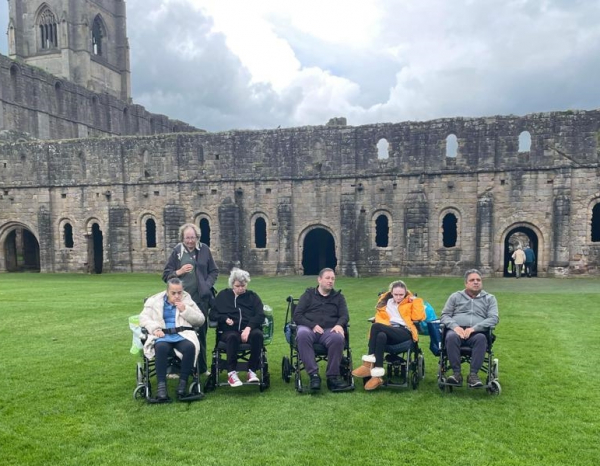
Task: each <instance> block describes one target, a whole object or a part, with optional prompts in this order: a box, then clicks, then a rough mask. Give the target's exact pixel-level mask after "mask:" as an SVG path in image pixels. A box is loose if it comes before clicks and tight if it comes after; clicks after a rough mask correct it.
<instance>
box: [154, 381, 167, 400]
mask: <svg viewBox="0 0 600 466" xmlns="http://www.w3.org/2000/svg"><path fill="white" fill-rule="evenodd" d="M156 399H157V400H159V401H167V400H168V399H169V395H167V382H158V385H157V387H156Z"/></svg>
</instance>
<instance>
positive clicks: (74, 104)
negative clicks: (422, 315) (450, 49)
mask: <svg viewBox="0 0 600 466" xmlns="http://www.w3.org/2000/svg"><path fill="white" fill-rule="evenodd" d="M74 5H75V6H74ZM9 8H10V14H9V16H10V18H9V25H8V35H9V57H4V56H1V55H0V271H16V270H27V269H31V270H40V271H42V272H67V271H70V272H92V273H100V272H132V271H134V272H150V271H152V272H155V271H158V270H162V267H163V265H164V261H165V259H166V257H167V255H168V253H169V252H170V250H171V248H172V246H174V245H175V244H176V243H177V230H178V228H179V226H180V225H181V224H183V223H185V222H194V223H196V224H197V225H199V227H200V229H201V231H202V241H203V242H206V243H208V244H209V245H210V247H211V249H212V251H213V255H214V257H215V259H216V260H217V263H218V264H219V266H220V267H222V268H223V269H224V270H228V269H229V267H231V266H232V265H234V264H239V265H241V266H242V267H244V268H245V269H247V270H249V271H250V272H251V273H253V274H266V275H274V274H302V273H304V274H315V273H317V272H318V270H319V269H321V268H322V267H325V266H330V267H334V268H335V269H336V271H337V272H338V273H340V274H343V275H348V276H364V275H377V274H390V275H402V276H406V275H450V274H451V275H459V274H461V273H462V272H463V271H464V270H465V269H466V268H468V267H471V266H474V267H478V268H480V269H481V270H482V271H483V272H485V273H486V274H488V275H492V276H503V275H506V274H508V265H509V263H510V254H511V252H512V249H513V247H514V246H515V245H517V244H521V245H525V244H530V245H531V247H532V248H533V250H534V252H535V254H536V257H537V261H536V270H537V273H538V275H539V276H563V275H565V276H566V275H576V274H582V275H599V264H600V183H599V181H598V180H599V174H600V164H599V153H600V112H599V111H596V110H594V111H565V112H555V113H544V114H532V115H526V116H522V117H518V116H496V117H486V118H451V119H440V120H435V121H428V122H401V123H385V124H383V123H382V124H373V125H364V126H348V125H346V121H345V119H344V118H335V119H332V120H331V121H330V122H329V123H328V124H327V125H324V126H312V127H299V128H286V129H274V130H262V131H230V132H220V133H208V132H204V131H201V130H197V129H196V128H193V127H192V126H190V125H187V124H185V123H182V122H179V121H174V120H170V119H169V118H167V117H165V116H164V115H156V114H152V113H150V112H148V111H146V110H145V109H144V108H143V107H141V106H139V105H134V104H132V102H131V100H130V91H129V58H128V46H127V39H126V33H125V6H124V2H123V1H119V0H113V1H109V0H102V1H92V0H82V1H80V2H70V1H68V0H46V1H45V2H40V1H18V2H17V1H15V0H9ZM82 51H83V52H82Z"/></svg>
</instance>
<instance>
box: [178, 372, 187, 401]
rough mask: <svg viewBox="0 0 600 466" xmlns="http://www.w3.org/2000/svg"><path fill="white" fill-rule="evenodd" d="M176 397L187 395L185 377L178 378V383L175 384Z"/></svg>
mask: <svg viewBox="0 0 600 466" xmlns="http://www.w3.org/2000/svg"><path fill="white" fill-rule="evenodd" d="M176 393H177V398H179V399H181V398H185V396H186V395H187V377H185V378H180V379H179V385H177V392H176Z"/></svg>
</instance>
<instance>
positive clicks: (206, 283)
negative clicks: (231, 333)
mask: <svg viewBox="0 0 600 466" xmlns="http://www.w3.org/2000/svg"><path fill="white" fill-rule="evenodd" d="M179 241H180V243H179V244H178V245H177V246H175V247H174V248H173V251H172V252H171V255H170V256H169V260H168V261H167V264H166V265H165V269H164V271H163V275H162V279H163V281H164V282H167V281H168V280H169V279H171V278H179V279H180V280H181V281H182V282H183V289H184V290H185V291H186V292H187V293H189V294H190V295H191V296H192V299H193V300H194V302H195V303H196V304H197V305H198V307H199V308H200V310H201V311H202V313H203V314H204V315H205V316H207V315H208V307H209V303H210V301H211V300H212V299H213V295H212V288H213V286H214V285H215V282H216V281H217V277H218V276H219V269H218V268H217V265H216V264H215V261H214V260H213V257H212V254H211V252H210V249H209V247H208V246H207V245H206V244H204V243H201V242H200V229H199V228H198V227H197V226H196V225H194V224H193V223H186V224H185V225H182V226H181V227H180V228H179ZM206 326H207V323H205V324H204V325H202V327H200V332H199V337H200V355H199V366H200V367H199V370H200V373H201V374H202V373H206V372H207V367H208V366H207V365H206Z"/></svg>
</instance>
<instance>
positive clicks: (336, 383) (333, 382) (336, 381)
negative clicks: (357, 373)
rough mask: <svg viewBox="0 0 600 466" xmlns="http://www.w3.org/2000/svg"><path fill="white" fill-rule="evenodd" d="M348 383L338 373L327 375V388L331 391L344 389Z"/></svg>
mask: <svg viewBox="0 0 600 466" xmlns="http://www.w3.org/2000/svg"><path fill="white" fill-rule="evenodd" d="M349 386H350V385H348V383H347V382H346V381H345V380H344V379H343V378H342V377H340V376H339V375H338V376H335V377H327V388H328V389H329V390H331V391H332V392H335V391H340V390H346V389H347V388H348V387H349Z"/></svg>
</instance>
